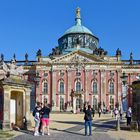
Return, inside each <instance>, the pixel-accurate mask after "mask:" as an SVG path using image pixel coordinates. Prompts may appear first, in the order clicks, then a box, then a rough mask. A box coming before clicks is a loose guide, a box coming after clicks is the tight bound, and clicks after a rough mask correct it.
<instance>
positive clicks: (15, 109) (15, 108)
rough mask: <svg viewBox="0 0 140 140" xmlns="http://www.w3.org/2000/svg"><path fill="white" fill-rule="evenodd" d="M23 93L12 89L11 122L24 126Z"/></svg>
mask: <svg viewBox="0 0 140 140" xmlns="http://www.w3.org/2000/svg"><path fill="white" fill-rule="evenodd" d="M22 119H23V93H22V92H19V91H12V92H11V98H10V123H11V124H12V123H13V124H15V125H17V126H19V127H22Z"/></svg>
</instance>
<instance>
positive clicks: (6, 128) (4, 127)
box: [1, 121, 11, 130]
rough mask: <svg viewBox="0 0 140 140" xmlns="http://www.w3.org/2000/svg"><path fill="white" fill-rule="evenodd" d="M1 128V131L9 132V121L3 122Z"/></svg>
mask: <svg viewBox="0 0 140 140" xmlns="http://www.w3.org/2000/svg"><path fill="white" fill-rule="evenodd" d="M1 126H2V130H11V125H10V121H3V122H2V124H1Z"/></svg>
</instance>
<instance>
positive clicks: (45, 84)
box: [43, 81, 48, 94]
mask: <svg viewBox="0 0 140 140" xmlns="http://www.w3.org/2000/svg"><path fill="white" fill-rule="evenodd" d="M43 94H48V82H47V81H44V82H43Z"/></svg>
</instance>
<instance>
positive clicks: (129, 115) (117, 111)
mask: <svg viewBox="0 0 140 140" xmlns="http://www.w3.org/2000/svg"><path fill="white" fill-rule="evenodd" d="M119 115H120V120H122V115H123V111H122V109H120V110H118V109H117V108H115V109H114V116H115V119H116V120H117V119H118V117H119ZM131 117H132V109H131V107H129V108H128V110H127V111H126V115H125V118H126V119H127V126H128V125H130V124H131Z"/></svg>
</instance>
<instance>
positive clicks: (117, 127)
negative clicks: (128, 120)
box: [116, 119, 120, 131]
mask: <svg viewBox="0 0 140 140" xmlns="http://www.w3.org/2000/svg"><path fill="white" fill-rule="evenodd" d="M116 130H117V131H119V130H120V119H117V120H116Z"/></svg>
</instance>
